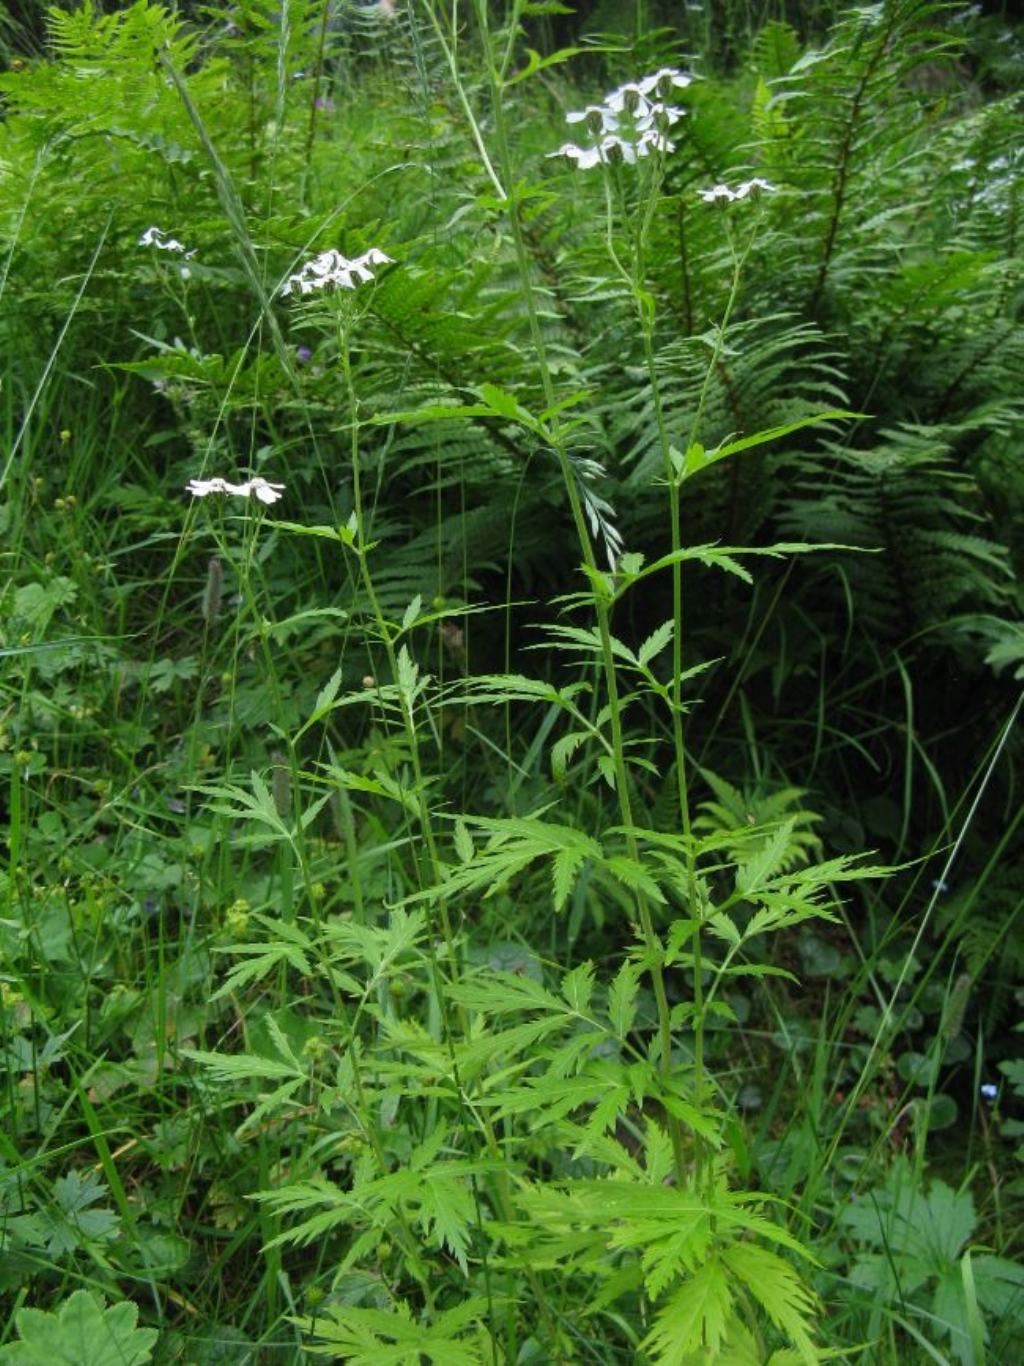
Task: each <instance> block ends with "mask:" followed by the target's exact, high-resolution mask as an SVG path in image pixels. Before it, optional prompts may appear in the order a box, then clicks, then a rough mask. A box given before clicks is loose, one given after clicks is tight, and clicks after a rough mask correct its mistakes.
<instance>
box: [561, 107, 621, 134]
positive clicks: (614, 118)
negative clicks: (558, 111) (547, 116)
mask: <svg viewBox="0 0 1024 1366" xmlns="http://www.w3.org/2000/svg"><path fill="white" fill-rule="evenodd" d="M565 121H566V123H585V124H586V125H587V127H588V128H589V129H590V131H591V132H592V133H615V132H617V131H618V127H619V119H618V115H617V114H615V113H614V112H613V111H612V110H611V109H608V108H606V107H605V106H604V105H603V104H588V105H587V107H586V109H573V110H571V111H570V112H569V113H568V114H566V116H565Z"/></svg>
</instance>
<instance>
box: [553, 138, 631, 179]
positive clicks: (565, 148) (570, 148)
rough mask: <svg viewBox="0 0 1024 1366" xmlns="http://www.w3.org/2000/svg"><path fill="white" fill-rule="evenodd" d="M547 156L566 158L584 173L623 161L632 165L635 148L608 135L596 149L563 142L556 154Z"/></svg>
mask: <svg viewBox="0 0 1024 1366" xmlns="http://www.w3.org/2000/svg"><path fill="white" fill-rule="evenodd" d="M641 155H644V154H643V153H641ZM548 156H549V157H566V158H567V159H568V160H569V161H574V162H575V163H576V165H577V166H578V167H579V168H580V170H581V171H586V170H589V169H590V167H591V166H598V165H601V164H602V163H603V164H604V165H609V164H610V163H611V162H613V161H625V162H628V163H629V164H630V165H632V164H633V162H635V161H636V157H637V148H635V147H634V146H633V144H632V143H631V142H626V141H625V140H624V139H623V138H619V137H616V136H615V135H614V134H609V135H608V137H606V138H602V139H601V141H600V142H599V143H598V145H597V146H596V147H577V146H576V144H575V143H573V142H565V143H563V144H562V146H561V147H559V149H558V151H557V152H549V153H548Z"/></svg>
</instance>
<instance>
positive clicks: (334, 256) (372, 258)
mask: <svg viewBox="0 0 1024 1366" xmlns="http://www.w3.org/2000/svg"><path fill="white" fill-rule="evenodd" d="M393 259H394V258H393V257H391V256H388V255H386V254H385V253H384V252H383V251H381V250H380V248H379V247H371V248H370V250H369V251H364V252H363V254H362V256H356V257H354V258H353V259H352V260H351V261H350V260H349V259H348V257H347V256H342V254H341V252H340V251H335V250H334V249H333V248H331V249H330V250H329V251H322V252H321V253H320V255H319V256H314V257H313V259H312V261H307V262H306V264H305V265H304V266H303V267H302V269H301V270H300V271H297V272H296V274H294V275H289V276H288V279H287V280H286V281H285V283H284V284H283V285H282V286H281V293H282V294H291V293H292V291H293V290H297V291H298V292H299V293H300V294H312V292H313V291H314V290H315V289H327V288H329V287H332V286H333V287H334V288H336V289H355V288H356V286H357V285H361V284H365V283H366V282H367V281H368V280H372V279H373V271H372V270H371V269H370V267H371V266H384V265H390V264H391V262H392V260H393Z"/></svg>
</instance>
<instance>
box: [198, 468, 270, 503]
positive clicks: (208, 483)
mask: <svg viewBox="0 0 1024 1366" xmlns="http://www.w3.org/2000/svg"><path fill="white" fill-rule="evenodd" d="M185 492H186V493H191V495H192V497H193V498H206V497H208V496H209V494H211V493H231V494H234V496H235V497H236V498H248V497H249V496H250V495H255V496H256V497H257V498H258V499H259V501H260V502H261V503H266V504H267V505H268V506H269V504H271V503H276V502H277V500H278V499H279V498H280V497H281V495H282V494H283V493H284V485H283V484H269V483H268V482H267V481H266V479H262V478H260V477H259V476H257V477H256V478H255V479H247V480H246V481H245V483H244V484H232V483H231V482H230V481H229V480H227V479H221V478H220V476H219V475H218V476H216V477H215V478H213V479H190V480H189V481H188V484H187V485H186V487H185Z"/></svg>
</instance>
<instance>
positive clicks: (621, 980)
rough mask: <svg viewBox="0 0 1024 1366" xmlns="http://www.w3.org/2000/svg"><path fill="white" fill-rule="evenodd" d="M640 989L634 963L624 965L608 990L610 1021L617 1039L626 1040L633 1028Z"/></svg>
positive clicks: (638, 975)
mask: <svg viewBox="0 0 1024 1366" xmlns="http://www.w3.org/2000/svg"><path fill="white" fill-rule="evenodd" d="M639 988H640V974H639V971H638V970H637V969H636V968H635V967H634V966H633V964H632V963H623V965H622V967H621V968H620V969H619V971H618V973H617V974H616V977H615V981H614V982H613V983H612V984H611V986H610V987H609V988H608V1019H609V1021H610V1022H611V1026H612V1029H613V1030H614V1032H615V1037H616V1038H617V1039H620V1040H624V1039H625V1037H626V1035H627V1034H628V1033H629V1031H630V1030H631V1029H632V1028H633V1021H634V1019H635V1018H636V998H637V992H638V991H639Z"/></svg>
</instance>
